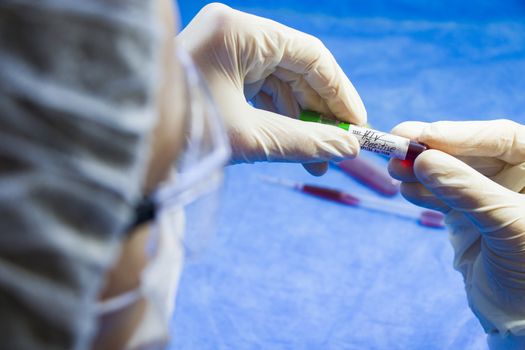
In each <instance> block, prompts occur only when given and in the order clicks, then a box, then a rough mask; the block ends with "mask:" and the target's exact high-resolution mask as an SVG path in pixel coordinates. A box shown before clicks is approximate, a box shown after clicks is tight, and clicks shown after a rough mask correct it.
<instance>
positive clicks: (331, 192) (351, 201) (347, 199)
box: [299, 185, 359, 206]
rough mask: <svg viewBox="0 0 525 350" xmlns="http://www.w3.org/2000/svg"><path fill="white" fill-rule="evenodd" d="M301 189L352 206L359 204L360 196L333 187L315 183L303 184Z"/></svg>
mask: <svg viewBox="0 0 525 350" xmlns="http://www.w3.org/2000/svg"><path fill="white" fill-rule="evenodd" d="M299 190H300V191H301V192H304V193H308V194H311V195H313V196H316V197H320V198H324V199H328V200H331V201H334V202H339V203H342V204H346V205H351V206H357V205H359V198H357V197H354V196H352V195H350V194H348V193H344V192H342V191H339V190H335V189H332V188H325V187H319V186H314V185H302V187H300V188H299Z"/></svg>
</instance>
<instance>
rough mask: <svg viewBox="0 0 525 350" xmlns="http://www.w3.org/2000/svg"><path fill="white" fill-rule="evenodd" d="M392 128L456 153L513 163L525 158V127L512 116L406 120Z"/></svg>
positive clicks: (403, 134) (404, 134)
mask: <svg viewBox="0 0 525 350" xmlns="http://www.w3.org/2000/svg"><path fill="white" fill-rule="evenodd" d="M392 132H393V133H395V134H397V135H401V136H405V137H408V138H411V139H414V140H417V141H419V142H423V143H425V144H427V145H428V146H429V147H430V148H434V149H439V150H441V151H443V152H446V153H449V154H452V155H455V156H476V157H481V156H483V157H492V158H497V159H499V160H502V161H505V162H508V163H511V164H518V163H522V162H523V161H525V127H524V126H523V125H520V124H518V123H515V122H513V121H510V120H503V119H500V120H492V121H468V122H449V121H442V122H436V123H430V124H429V123H422V122H405V123H401V124H399V125H398V126H396V127H395V128H394V130H393V131H392Z"/></svg>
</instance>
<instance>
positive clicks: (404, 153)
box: [299, 110, 427, 162]
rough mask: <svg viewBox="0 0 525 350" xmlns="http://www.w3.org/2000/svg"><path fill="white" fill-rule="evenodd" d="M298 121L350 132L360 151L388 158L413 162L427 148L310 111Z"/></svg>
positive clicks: (405, 139)
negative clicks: (335, 127) (363, 150)
mask: <svg viewBox="0 0 525 350" xmlns="http://www.w3.org/2000/svg"><path fill="white" fill-rule="evenodd" d="M299 119H301V120H302V121H307V122H315V123H322V124H328V125H333V126H337V127H339V128H341V129H344V130H347V131H349V132H351V133H352V134H353V135H354V136H355V137H356V138H357V140H358V141H359V145H361V148H362V149H365V150H367V151H371V152H375V153H378V154H382V155H385V156H387V157H389V158H397V159H401V160H408V161H411V162H412V161H414V160H415V159H416V157H417V156H418V155H420V154H421V153H422V152H423V151H425V150H426V149H427V146H426V145H424V144H422V143H419V142H416V141H412V140H410V139H407V138H405V137H401V136H397V135H392V134H389V133H386V132H381V131H377V130H374V129H369V128H363V127H360V126H356V125H352V124H349V123H344V122H340V121H338V120H334V119H330V118H326V117H324V116H323V115H322V114H320V113H318V112H314V111H310V110H303V111H302V112H301V114H300V115H299Z"/></svg>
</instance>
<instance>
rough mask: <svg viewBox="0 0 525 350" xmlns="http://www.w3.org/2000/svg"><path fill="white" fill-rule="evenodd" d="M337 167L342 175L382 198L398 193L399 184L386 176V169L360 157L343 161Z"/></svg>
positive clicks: (388, 175)
mask: <svg viewBox="0 0 525 350" xmlns="http://www.w3.org/2000/svg"><path fill="white" fill-rule="evenodd" d="M337 165H338V166H339V168H340V169H341V170H342V171H343V172H344V173H346V174H348V175H350V176H351V177H352V178H354V179H356V180H357V181H359V182H360V183H362V184H363V185H365V186H367V187H368V188H371V189H372V190H374V191H376V192H378V193H380V194H382V195H384V196H389V197H391V196H395V195H396V194H398V193H399V186H400V182H399V181H398V180H395V179H393V178H392V177H391V176H390V174H388V171H387V170H386V167H380V166H378V165H376V164H374V163H373V162H372V161H369V160H367V159H365V158H362V157H357V158H354V159H348V160H343V161H342V162H339V163H337Z"/></svg>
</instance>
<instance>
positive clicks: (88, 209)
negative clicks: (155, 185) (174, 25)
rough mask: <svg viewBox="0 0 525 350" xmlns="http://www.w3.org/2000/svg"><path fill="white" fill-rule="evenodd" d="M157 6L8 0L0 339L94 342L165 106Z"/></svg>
mask: <svg viewBox="0 0 525 350" xmlns="http://www.w3.org/2000/svg"><path fill="white" fill-rule="evenodd" d="M153 3H155V2H149V1H138V0H132V1H114V0H92V1H76V2H72V1H68V0H40V1H36V2H35V1H29V0H16V1H15V0H4V1H2V2H1V3H0V48H1V49H0V76H1V77H2V79H0V158H1V163H2V166H1V167H0V217H1V218H2V220H1V221H0V232H2V235H1V237H0V299H1V300H3V301H4V302H2V303H1V304H2V312H1V313H0V323H1V324H2V325H3V326H2V327H1V329H0V338H1V339H2V347H5V348H18V349H29V348H30V349H48V348H49V349H51V348H52V349H57V348H74V349H85V348H88V347H89V346H90V345H89V344H90V341H91V336H92V335H93V332H94V330H95V318H94V315H95V310H94V306H93V300H95V299H96V297H97V295H98V292H99V289H100V287H101V284H102V278H103V274H104V271H105V269H106V268H107V266H108V265H109V264H110V263H111V262H112V261H113V259H114V258H115V253H116V242H117V237H118V233H119V232H121V231H122V229H123V227H124V225H125V224H126V223H127V221H128V220H129V218H130V215H131V214H132V207H133V203H134V201H135V200H136V198H138V196H139V195H140V185H141V182H142V177H143V171H144V166H145V162H146V155H147V151H148V143H147V137H148V136H149V133H150V130H151V129H152V127H153V125H154V124H155V118H156V115H157V113H156V109H155V93H156V79H157V77H158V76H159V72H157V69H158V67H157V64H158V62H159V60H158V56H159V37H160V35H159V29H158V26H157V24H156V23H155V17H156V13H157V12H156V9H155V8H154V7H153V5H152V4H153ZM6 300H7V301H8V302H5V301H6Z"/></svg>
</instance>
